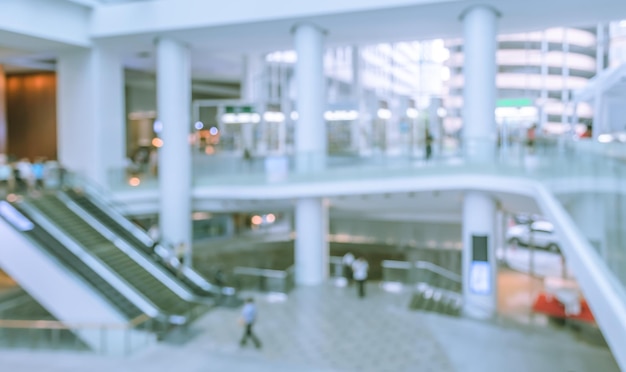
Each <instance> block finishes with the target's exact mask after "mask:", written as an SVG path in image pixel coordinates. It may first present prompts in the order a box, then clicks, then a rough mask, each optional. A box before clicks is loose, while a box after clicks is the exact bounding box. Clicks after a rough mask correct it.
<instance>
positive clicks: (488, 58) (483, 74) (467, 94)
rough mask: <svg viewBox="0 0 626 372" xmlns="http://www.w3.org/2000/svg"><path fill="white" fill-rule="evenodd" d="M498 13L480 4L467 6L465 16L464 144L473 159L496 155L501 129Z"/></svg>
mask: <svg viewBox="0 0 626 372" xmlns="http://www.w3.org/2000/svg"><path fill="white" fill-rule="evenodd" d="M497 18H498V13H497V12H496V11H495V10H494V9H493V8H491V7H488V6H482V5H477V6H474V7H471V8H469V9H468V10H466V11H465V12H464V13H463V14H462V16H461V19H462V20H463V36H464V44H463V54H464V56H465V57H464V61H463V76H464V79H465V87H464V90H463V102H464V104H463V141H464V143H463V145H464V149H465V152H466V157H468V158H469V159H471V160H473V161H479V162H488V161H492V160H493V159H494V154H495V149H496V143H497V131H496V121H495V106H496V71H497V66H496V47H497V41H496V36H497V31H496V29H497Z"/></svg>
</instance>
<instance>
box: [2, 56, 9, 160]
mask: <svg viewBox="0 0 626 372" xmlns="http://www.w3.org/2000/svg"><path fill="white" fill-rule="evenodd" d="M6 83H7V80H6V75H5V74H4V66H2V65H0V154H6V152H7V133H8V128H7V107H6V100H7V97H6V88H7V84H6Z"/></svg>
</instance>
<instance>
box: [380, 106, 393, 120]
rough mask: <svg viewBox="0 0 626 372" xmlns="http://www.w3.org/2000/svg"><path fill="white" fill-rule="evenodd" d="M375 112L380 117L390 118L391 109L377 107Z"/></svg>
mask: <svg viewBox="0 0 626 372" xmlns="http://www.w3.org/2000/svg"><path fill="white" fill-rule="evenodd" d="M377 114H378V117H379V118H381V119H391V111H389V109H385V108H379V109H378V112H377Z"/></svg>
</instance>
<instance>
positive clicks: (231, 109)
mask: <svg viewBox="0 0 626 372" xmlns="http://www.w3.org/2000/svg"><path fill="white" fill-rule="evenodd" d="M224 111H225V112H226V113H227V114H251V113H253V112H255V110H254V107H253V106H226V107H224Z"/></svg>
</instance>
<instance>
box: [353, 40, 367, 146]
mask: <svg viewBox="0 0 626 372" xmlns="http://www.w3.org/2000/svg"><path fill="white" fill-rule="evenodd" d="M350 52H351V57H352V102H354V104H355V105H356V110H357V112H358V113H359V117H358V119H356V120H354V121H353V122H352V128H351V131H350V142H351V144H350V145H351V147H352V149H353V150H355V151H356V153H357V154H360V153H361V149H362V148H363V145H364V143H363V142H364V141H363V140H362V139H361V133H362V131H363V130H362V128H361V126H362V123H363V117H364V114H365V102H363V63H362V60H361V50H360V49H359V47H357V46H353V47H352V48H351V50H350Z"/></svg>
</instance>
